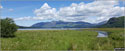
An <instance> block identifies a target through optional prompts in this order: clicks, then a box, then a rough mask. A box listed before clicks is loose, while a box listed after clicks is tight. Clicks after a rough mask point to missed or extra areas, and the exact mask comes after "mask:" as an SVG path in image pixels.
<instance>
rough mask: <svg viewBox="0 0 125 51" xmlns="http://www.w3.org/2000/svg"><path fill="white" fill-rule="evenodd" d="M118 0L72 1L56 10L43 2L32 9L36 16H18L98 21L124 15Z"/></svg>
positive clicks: (28, 18) (40, 18)
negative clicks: (38, 6) (39, 6)
mask: <svg viewBox="0 0 125 51" xmlns="http://www.w3.org/2000/svg"><path fill="white" fill-rule="evenodd" d="M118 5H119V3H118V1H94V2H91V3H87V4H86V3H84V2H81V3H79V4H76V3H72V4H71V5H70V6H67V7H61V8H60V9H59V10H58V11H57V10H56V8H52V7H50V6H49V5H48V4H47V3H44V4H43V6H41V8H39V9H36V10H35V11H34V13H35V15H36V17H27V18H25V17H24V18H20V19H21V20H23V19H24V20H30V19H31V20H33V19H35V20H37V19H39V20H63V21H72V22H76V21H86V22H90V23H98V22H101V21H105V20H108V19H109V18H111V17H116V16H125V15H124V8H125V7H120V6H118Z"/></svg>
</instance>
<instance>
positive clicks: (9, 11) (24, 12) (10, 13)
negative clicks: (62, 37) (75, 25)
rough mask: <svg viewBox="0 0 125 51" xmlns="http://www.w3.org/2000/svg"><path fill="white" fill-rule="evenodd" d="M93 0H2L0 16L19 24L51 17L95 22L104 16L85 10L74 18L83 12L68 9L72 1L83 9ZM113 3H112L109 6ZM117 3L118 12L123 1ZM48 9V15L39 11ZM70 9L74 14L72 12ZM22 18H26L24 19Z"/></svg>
mask: <svg viewBox="0 0 125 51" xmlns="http://www.w3.org/2000/svg"><path fill="white" fill-rule="evenodd" d="M82 2H83V3H84V4H81V5H80V3H82ZM94 2H95V1H4V2H1V6H2V7H3V8H2V9H1V10H2V14H1V16H2V18H6V17H9V18H13V19H14V20H15V23H16V24H17V25H21V26H31V25H32V24H34V23H38V22H46V21H51V19H52V20H55V21H56V20H63V21H85V22H92V23H96V21H94V20H96V19H101V18H104V17H100V18H99V17H98V16H93V17H91V16H86V15H87V13H88V11H87V12H85V13H84V14H85V15H82V16H77V18H76V17H75V16H72V15H79V14H83V12H81V13H79V14H76V13H78V10H75V11H74V10H70V9H69V10H68V8H71V9H72V6H71V5H72V3H75V4H76V5H77V6H73V7H74V8H77V7H78V6H79V7H80V9H81V10H80V11H84V9H82V8H81V7H85V6H88V8H90V7H91V6H93V5H92V4H90V5H91V6H89V4H88V3H93V4H95V3H98V2H95V3H94ZM45 3H46V4H45ZM114 3H115V2H114ZM114 3H112V4H111V6H112V5H113V4H114ZM118 3H119V4H117V5H116V6H118V8H119V10H118V11H119V12H120V11H122V9H121V8H122V7H124V6H123V2H122V1H121V2H118ZM75 4H74V5H75ZM87 4H88V5H87ZM99 4H100V3H99ZM42 6H43V8H41V7H42ZM97 6H98V5H97ZM104 7H105V6H104ZM45 8H47V9H45ZM93 8H94V7H93ZM114 8H115V5H113V7H112V9H114ZM43 9H45V11H42V10H43ZM65 9H67V10H65ZM120 9H121V10H120ZM37 10H39V11H37ZM48 10H49V11H52V13H47V14H48V15H50V16H48V15H47V14H46V15H44V16H43V13H41V12H46V11H48ZM55 10H56V11H55ZM102 10H105V9H102ZM114 10H116V9H114ZM35 11H36V12H35ZM63 11H65V12H63ZM72 11H73V12H74V13H75V14H74V13H72ZM89 11H90V12H89V13H91V10H89ZM116 11H117V10H116ZM34 12H35V13H34ZM55 12H56V13H55ZM70 12H71V13H72V14H71V15H69V14H70ZM112 12H113V11H112ZM39 13H41V15H38V14H39ZM53 13H54V14H53ZM101 13H102V12H101ZM116 13H117V12H116ZM63 14H64V15H65V14H67V15H65V16H60V15H63ZM92 14H93V13H92ZM51 15H57V16H51ZM113 15H114V14H113ZM70 16H72V17H70ZM85 16H86V17H85ZM104 16H105V15H104ZM106 16H107V15H106ZM108 16H111V15H108ZM119 16H122V15H119ZM27 17H29V18H30V19H29V18H27ZM46 17H47V18H46ZM50 17H51V18H50ZM57 17H59V18H60V19H59V18H57ZM18 18H19V19H18ZM20 18H22V19H21V20H20ZM24 18H26V19H24ZM39 18H42V19H39ZM44 18H45V19H44ZM63 18H66V19H63ZM70 18H72V19H70ZM80 18H82V19H83V20H82V19H80ZM109 18H110V17H109ZM109 18H107V19H109ZM23 19H24V20H23ZM76 19H77V20H76ZM89 20H92V21H89Z"/></svg>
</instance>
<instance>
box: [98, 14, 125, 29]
mask: <svg viewBox="0 0 125 51" xmlns="http://www.w3.org/2000/svg"><path fill="white" fill-rule="evenodd" d="M124 18H125V16H120V17H113V18H110V19H109V20H108V22H107V23H105V24H103V25H100V26H98V27H107V28H121V27H124Z"/></svg>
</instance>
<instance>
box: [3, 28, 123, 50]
mask: <svg viewBox="0 0 125 51" xmlns="http://www.w3.org/2000/svg"><path fill="white" fill-rule="evenodd" d="M90 30H102V31H106V32H108V33H109V36H108V37H103V38H98V37H97V35H98V33H97V32H95V31H90ZM15 35H16V37H14V38H1V49H2V50H113V49H114V48H124V37H125V36H124V29H123V28H95V29H83V30H82V31H77V30H19V31H17V32H16V33H15Z"/></svg>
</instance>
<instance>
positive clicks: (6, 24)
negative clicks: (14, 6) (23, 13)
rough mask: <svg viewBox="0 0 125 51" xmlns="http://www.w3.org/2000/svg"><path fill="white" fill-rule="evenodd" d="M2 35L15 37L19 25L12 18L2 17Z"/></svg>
mask: <svg viewBox="0 0 125 51" xmlns="http://www.w3.org/2000/svg"><path fill="white" fill-rule="evenodd" d="M0 23H1V37H14V36H15V35H14V32H16V31H17V28H18V27H17V26H16V24H15V23H14V21H13V20H12V19H10V18H6V19H1V22H0Z"/></svg>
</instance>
